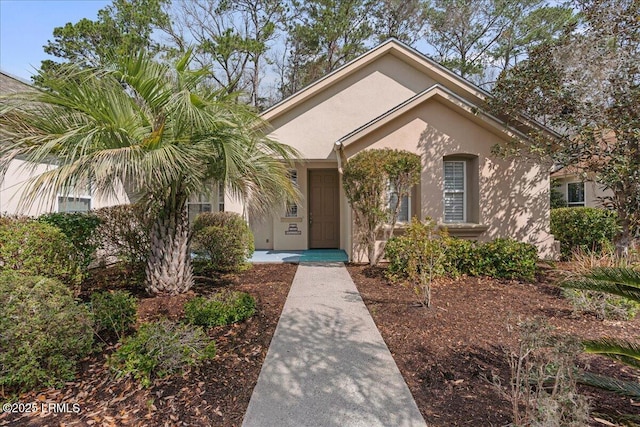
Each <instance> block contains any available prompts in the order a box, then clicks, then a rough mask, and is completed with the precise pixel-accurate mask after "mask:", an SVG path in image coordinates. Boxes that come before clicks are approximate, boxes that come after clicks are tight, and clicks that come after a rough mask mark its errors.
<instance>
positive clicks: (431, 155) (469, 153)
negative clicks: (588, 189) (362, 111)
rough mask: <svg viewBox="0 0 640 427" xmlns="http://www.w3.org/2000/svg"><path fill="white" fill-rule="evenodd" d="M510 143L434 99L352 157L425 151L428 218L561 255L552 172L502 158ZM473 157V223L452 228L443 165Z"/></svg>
mask: <svg viewBox="0 0 640 427" xmlns="http://www.w3.org/2000/svg"><path fill="white" fill-rule="evenodd" d="M504 138H505V136H504V135H501V134H500V132H497V131H493V130H491V129H488V128H486V127H483V126H481V124H479V123H476V122H474V121H473V120H472V119H470V118H469V117H466V116H463V115H462V114H460V112H458V111H454V110H453V109H451V108H449V107H448V106H446V105H444V104H442V103H441V102H438V101H436V100H428V101H425V102H424V103H423V104H421V105H420V106H418V107H417V108H414V109H413V110H411V111H409V112H407V113H405V114H403V115H401V116H399V117H398V118H396V119H395V120H393V121H391V122H390V123H388V124H387V125H385V126H382V127H381V128H379V129H377V130H375V131H373V132H372V133H370V134H369V135H366V136H364V137H363V138H362V139H360V140H358V141H355V142H353V143H351V144H350V145H348V146H346V147H345V155H346V156H347V157H352V156H353V155H355V154H357V153H358V152H359V151H361V150H364V149H373V148H398V149H404V150H408V151H411V152H414V153H417V154H419V155H420V156H421V157H422V163H423V171H422V176H421V182H420V189H419V195H420V197H416V198H415V201H414V209H418V212H419V217H420V219H422V220H424V219H425V218H426V217H430V218H432V219H434V220H435V221H436V222H438V223H439V224H442V225H446V226H447V227H448V228H449V230H450V232H451V234H453V235H461V236H464V237H472V238H477V239H478V240H481V241H485V240H491V239H494V238H497V237H505V238H506V237H511V238H515V239H517V240H521V241H525V242H529V243H533V244H534V245H536V246H537V247H538V249H539V253H540V256H541V257H545V258H552V257H554V256H555V246H554V239H553V236H552V235H550V234H549V194H548V188H549V171H548V168H546V167H544V166H542V165H539V164H531V163H528V162H526V161H524V160H505V159H499V158H494V157H493V156H492V155H491V147H492V146H493V145H495V144H497V143H498V142H500V141H501V140H503V139H504ZM445 157H447V159H451V160H460V159H465V160H467V194H468V196H467V222H466V223H464V224H445V223H444V213H443V211H444V206H443V160H444V158H445Z"/></svg>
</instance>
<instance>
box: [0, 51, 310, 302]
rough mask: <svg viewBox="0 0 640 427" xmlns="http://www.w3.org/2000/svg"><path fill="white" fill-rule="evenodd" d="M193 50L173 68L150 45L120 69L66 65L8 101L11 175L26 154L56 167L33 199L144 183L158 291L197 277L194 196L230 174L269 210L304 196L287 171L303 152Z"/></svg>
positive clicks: (252, 205)
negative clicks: (275, 132)
mask: <svg viewBox="0 0 640 427" xmlns="http://www.w3.org/2000/svg"><path fill="white" fill-rule="evenodd" d="M190 59H191V52H187V54H186V55H185V56H184V57H183V58H182V59H180V60H179V61H178V62H177V63H176V64H174V65H173V66H171V65H168V64H161V63H158V62H156V61H154V60H153V59H152V58H151V57H150V56H149V55H148V54H147V53H145V52H141V53H140V54H138V55H136V56H132V57H127V58H122V59H120V60H118V61H117V62H116V64H115V65H112V66H108V67H102V68H92V69H82V68H80V67H78V66H75V65H66V66H63V67H61V69H60V70H59V72H57V73H56V74H55V75H49V74H44V73H41V74H40V76H39V78H40V79H41V82H42V88H39V89H37V88H34V89H33V90H31V91H28V92H25V93H20V94H16V95H13V96H10V97H9V98H6V99H5V101H4V102H3V103H2V105H3V106H2V107H1V108H0V132H2V134H1V135H0V136H2V139H1V140H2V141H3V142H2V143H1V144H2V145H0V177H3V176H4V174H5V173H6V171H7V167H8V164H9V162H10V161H11V160H13V159H15V158H17V157H20V158H21V159H23V160H26V161H27V164H28V165H31V167H35V165H38V164H41V163H42V162H45V161H51V160H52V159H54V161H55V163H56V164H57V166H58V167H57V168H55V169H50V170H48V171H47V172H45V173H43V174H41V175H38V176H36V177H34V178H33V179H31V180H30V182H29V185H28V187H27V191H25V193H24V196H23V198H22V200H21V203H22V204H23V206H28V205H30V204H33V203H35V202H36V201H38V200H42V199H43V198H45V197H46V198H48V200H51V199H50V198H51V197H55V195H56V194H59V193H68V192H69V191H72V190H70V189H73V188H74V187H75V188H78V186H79V185H87V184H88V183H90V185H91V188H92V191H93V192H94V194H95V195H96V196H98V197H101V196H109V195H113V194H114V192H115V188H117V185H118V184H119V183H124V184H125V187H126V188H130V189H134V190H135V191H136V193H137V194H138V195H139V196H140V198H141V199H140V202H141V203H145V204H146V205H147V207H148V210H149V212H150V213H151V218H153V219H152V223H151V227H150V229H151V231H150V242H151V250H150V254H149V257H148V262H147V266H146V278H147V289H148V291H149V292H151V293H162V292H168V293H173V294H175V293H180V292H185V291H187V290H188V289H189V288H190V287H191V285H192V284H193V275H192V269H191V259H190V252H189V243H190V230H189V223H188V217H187V213H186V203H187V201H188V199H189V196H190V195H191V194H197V193H202V192H206V191H207V189H210V188H212V183H213V182H215V181H220V180H223V181H224V182H225V186H226V189H227V191H228V192H230V193H231V194H232V195H234V196H236V197H241V198H243V199H244V200H246V201H247V208H248V210H249V212H250V213H253V214H260V213H266V212H267V210H270V209H271V208H272V207H275V206H276V205H277V204H278V203H280V202H284V201H285V200H287V199H289V200H290V199H292V198H293V199H295V198H296V197H297V193H296V190H295V189H294V187H293V186H292V184H291V181H290V180H289V178H288V174H287V171H288V168H289V167H290V165H291V161H292V159H293V158H295V157H297V153H296V152H295V150H294V149H292V148H291V147H289V146H287V145H284V144H280V143H278V142H276V141H273V140H270V139H268V138H266V137H265V136H264V130H265V124H264V123H263V122H262V121H261V120H260V119H259V117H258V116H257V115H256V114H254V113H253V112H252V111H250V110H249V109H248V108H247V107H246V106H243V105H241V104H240V103H238V102H236V99H235V98H233V97H232V96H230V95H224V94H223V93H224V92H223V91H219V90H214V89H213V88H211V87H210V86H207V85H206V82H205V81H204V78H205V76H206V75H207V71H206V70H196V71H194V70H190V69H189V62H190Z"/></svg>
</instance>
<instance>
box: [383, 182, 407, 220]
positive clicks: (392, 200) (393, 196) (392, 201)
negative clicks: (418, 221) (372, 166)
mask: <svg viewBox="0 0 640 427" xmlns="http://www.w3.org/2000/svg"><path fill="white" fill-rule="evenodd" d="M387 188H388V189H387V191H388V199H389V204H388V207H389V209H390V210H391V212H393V210H394V209H395V208H396V203H398V192H397V191H396V189H395V187H394V186H393V185H392V184H391V183H390V182H389V183H388V184H387ZM409 221H411V196H410V195H405V196H402V200H400V210H399V212H398V218H397V222H399V223H407V222H409Z"/></svg>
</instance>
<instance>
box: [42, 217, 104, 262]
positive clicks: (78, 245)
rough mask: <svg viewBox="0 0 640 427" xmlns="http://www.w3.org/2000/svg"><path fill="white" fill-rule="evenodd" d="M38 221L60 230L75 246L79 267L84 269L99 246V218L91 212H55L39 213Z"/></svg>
mask: <svg viewBox="0 0 640 427" xmlns="http://www.w3.org/2000/svg"><path fill="white" fill-rule="evenodd" d="M38 221H40V222H42V223H45V224H49V225H53V226H54V227H57V228H58V229H60V231H62V233H63V234H64V235H65V236H66V237H67V239H69V242H70V243H71V244H72V245H73V247H74V248H75V250H76V256H77V258H78V262H79V264H80V267H81V268H82V269H83V270H84V271H86V269H87V268H88V267H89V264H91V261H93V259H94V256H95V253H96V249H98V247H99V242H98V240H97V238H96V230H97V229H98V226H99V225H100V219H99V218H98V217H97V216H96V215H95V214H91V213H80V212H76V213H65V212H59V213H58V212H56V213H48V214H44V215H41V216H40V217H39V218H38Z"/></svg>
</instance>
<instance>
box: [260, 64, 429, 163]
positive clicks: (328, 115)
mask: <svg viewBox="0 0 640 427" xmlns="http://www.w3.org/2000/svg"><path fill="white" fill-rule="evenodd" d="M434 83H435V82H434V80H432V79H430V78H429V77H427V76H426V75H424V74H423V73H421V72H419V71H418V70H416V69H415V68H413V67H410V66H409V65H407V64H406V63H404V62H402V61H401V60H399V59H398V58H396V57H395V56H393V55H390V54H387V55H384V56H383V57H381V58H379V59H378V60H376V61H375V62H373V63H370V64H368V65H366V66H365V67H363V68H362V69H360V70H358V71H356V72H354V73H353V74H351V75H350V76H348V77H347V78H345V79H343V80H341V81H339V82H337V83H336V84H335V85H333V86H330V87H329V88H327V89H326V90H325V91H323V92H320V93H319V94H318V95H316V96H314V97H312V98H310V99H308V100H307V101H305V102H303V103H302V104H301V105H299V106H297V107H296V108H294V109H292V110H290V111H288V112H286V113H284V114H282V115H280V116H278V117H277V118H275V119H274V120H272V121H271V125H272V126H273V131H272V132H271V133H270V135H269V136H270V137H272V138H274V139H277V140H278V141H280V142H283V143H285V144H289V145H292V146H294V147H296V148H297V149H298V150H299V151H300V152H301V153H302V158H304V159H335V157H334V154H333V144H334V143H335V142H336V141H337V140H338V139H340V138H341V137H343V136H345V135H346V134H348V133H349V132H351V131H353V130H354V129H357V128H359V127H360V126H362V125H364V124H366V123H368V122H369V121H371V120H373V119H374V118H376V117H378V116H379V115H381V114H383V113H385V112H386V111H388V110H390V109H391V108H393V107H395V106H396V105H398V104H400V103H401V102H403V101H405V100H406V99H407V98H410V97H412V96H413V95H415V94H416V93H419V92H421V91H423V90H425V89H427V88H428V87H430V86H431V85H433V84H434Z"/></svg>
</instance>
